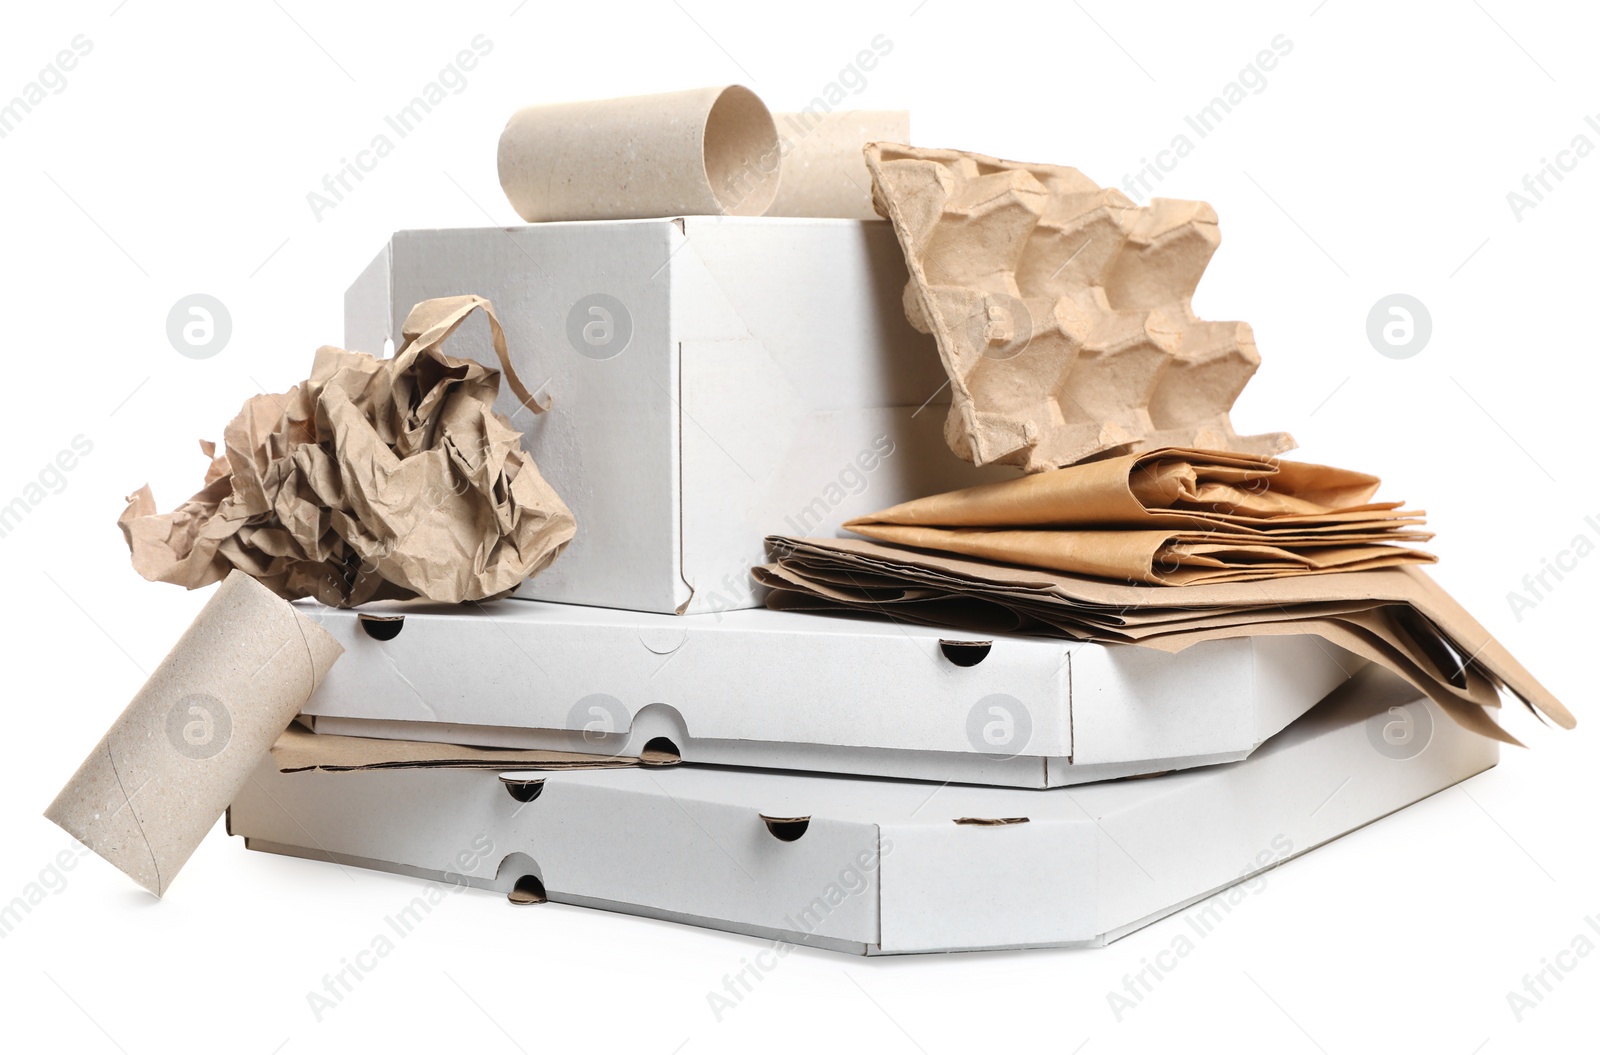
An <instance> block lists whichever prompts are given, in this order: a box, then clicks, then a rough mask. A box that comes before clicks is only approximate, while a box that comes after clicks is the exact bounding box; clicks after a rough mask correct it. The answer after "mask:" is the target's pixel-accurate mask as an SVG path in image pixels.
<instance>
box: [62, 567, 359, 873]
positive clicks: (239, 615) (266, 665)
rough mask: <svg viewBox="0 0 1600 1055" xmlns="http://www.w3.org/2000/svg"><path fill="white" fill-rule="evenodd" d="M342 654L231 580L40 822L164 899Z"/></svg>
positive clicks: (241, 580)
mask: <svg viewBox="0 0 1600 1055" xmlns="http://www.w3.org/2000/svg"><path fill="white" fill-rule="evenodd" d="M343 652H344V649H343V648H342V647H341V646H340V645H339V643H338V642H337V641H335V640H334V639H333V637H332V636H331V635H330V634H328V632H327V631H325V630H323V629H322V627H320V626H318V625H317V624H316V623H315V622H313V621H312V620H311V619H308V618H307V617H306V615H305V613H304V612H302V611H299V610H297V609H295V607H294V606H293V605H290V604H287V603H285V602H284V601H283V600H281V599H280V598H278V597H275V596H273V594H272V593H271V591H269V590H267V589H266V588H265V587H264V586H262V585H261V584H260V583H258V582H256V581H255V580H254V579H252V578H251V577H250V576H248V575H246V574H244V573H243V572H237V571H236V572H233V573H232V574H230V575H229V576H228V578H227V579H226V580H224V582H223V583H222V585H221V586H219V587H218V588H217V592H216V593H215V594H213V595H212V597H211V599H210V600H209V601H207V602H206V604H205V607H204V608H202V609H201V610H200V614H199V615H198V616H196V617H195V620H194V622H193V623H192V624H191V625H190V626H189V629H188V630H186V631H185V632H184V634H183V637H181V638H180V639H179V640H178V643H177V644H176V645H174V646H173V648H172V651H171V652H169V653H168V654H167V657H166V658H165V659H163V660H162V661H161V665H160V666H158V667H157V668H156V669H155V673H153V674H152V675H150V680H149V681H147V682H145V684H144V687H143V688H141V689H140V690H139V693H138V695H136V696H135V697H134V698H133V702H131V703H129V704H128V707H127V709H126V710H124V711H123V712H122V716H121V717H119V718H118V719H117V721H116V724H114V725H113V726H112V727H111V729H110V730H109V731H108V732H107V733H106V734H105V736H104V737H102V738H101V740H100V742H99V743H98V744H97V745H95V748H94V750H93V751H91V752H90V754H89V757H88V758H86V759H85V760H84V762H83V765H81V766H79V767H78V771H77V772H76V773H75V774H73V777H72V779H71V780H70V781H68V782H67V786H66V787H65V788H63V789H62V790H61V793H60V794H59V795H57V796H56V799H55V801H54V802H52V803H51V804H50V806H49V808H48V809H46V810H45V816H46V817H48V818H49V819H50V820H52V821H54V822H55V823H56V824H59V825H60V826H61V827H62V828H64V829H66V830H67V831H68V832H69V833H71V834H72V835H73V836H74V837H75V838H77V839H78V841H79V842H81V843H83V844H84V845H85V846H87V847H89V849H91V850H93V851H94V852H95V853H97V854H99V855H100V856H101V857H104V858H105V859H106V860H107V861H110V862H111V863H112V864H113V865H115V866H116V867H118V868H119V869H121V870H122V871H123V872H126V873H127V874H128V875H129V876H130V877H131V878H132V879H133V880H134V881H135V882H137V883H138V884H139V885H140V886H142V887H144V888H145V889H146V890H148V891H150V892H151V893H152V894H155V895H156V896H157V897H160V896H162V895H163V894H165V893H166V891H167V887H168V886H169V885H171V883H172V880H173V878H174V877H175V876H177V874H178V870H179V869H180V868H182V867H183V865H184V862H186V861H188V860H189V856H190V855H191V854H192V853H194V850H195V848H196V847H197V846H199V845H200V841H201V840H202V839H203V838H205V835H206V833H207V832H208V831H210V830H211V826H212V825H213V824H215V823H216V820H217V818H218V817H220V816H221V815H222V811H223V810H225V809H227V807H228V803H230V802H232V801H233V799H234V796H236V795H237V794H238V793H239V789H240V788H242V787H244V784H245V781H246V780H248V779H249V777H250V774H251V773H252V772H254V770H255V768H256V766H257V765H259V764H260V762H261V759H262V758H263V757H265V756H266V754H267V752H268V750H269V749H270V748H271V747H272V744H273V741H275V740H276V739H277V738H278V734H280V733H281V732H283V730H284V727H285V726H287V725H288V724H289V722H290V721H291V720H293V718H294V716H295V714H296V713H298V712H299V710H300V708H301V706H302V705H303V704H304V703H305V702H306V700H308V699H310V697H311V692H312V690H313V689H315V688H316V687H317V685H318V684H320V683H321V681H322V679H323V677H324V676H325V675H326V674H327V673H328V668H329V667H331V666H332V665H333V661H334V660H336V659H337V658H339V656H340V655H341V654H342V653H343Z"/></svg>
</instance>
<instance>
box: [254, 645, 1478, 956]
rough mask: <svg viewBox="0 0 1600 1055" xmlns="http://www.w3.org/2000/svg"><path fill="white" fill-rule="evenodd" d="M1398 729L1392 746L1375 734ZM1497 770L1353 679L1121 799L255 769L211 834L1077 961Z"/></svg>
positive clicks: (387, 864) (723, 922) (620, 904)
mask: <svg viewBox="0 0 1600 1055" xmlns="http://www.w3.org/2000/svg"><path fill="white" fill-rule="evenodd" d="M1397 723H1398V724H1401V725H1404V726H1405V727H1406V728H1407V729H1408V730H1410V731H1411V733H1412V735H1411V737H1410V739H1409V740H1408V741H1403V742H1401V743H1399V744H1397V743H1396V738H1394V737H1392V736H1390V735H1388V734H1389V731H1390V730H1391V729H1392V728H1393V727H1394V726H1395V725H1396V724H1397ZM1497 752H1498V745H1497V744H1496V743H1495V742H1494V741H1492V740H1489V739H1487V738H1485V737H1480V736H1476V735H1474V734H1472V733H1469V732H1467V731H1466V730H1464V729H1462V728H1461V727H1460V726H1459V725H1457V724H1456V723H1455V722H1453V721H1451V720H1450V719H1449V718H1447V717H1445V716H1444V715H1443V713H1441V712H1440V711H1439V710H1438V709H1437V708H1436V706H1435V705H1434V704H1432V703H1430V702H1427V701H1425V700H1421V699H1417V698H1416V694H1415V692H1414V690H1412V689H1410V688H1409V687H1408V686H1406V685H1405V684H1404V683H1402V682H1400V681H1398V680H1397V679H1395V678H1394V677H1393V676H1391V675H1389V674H1387V673H1386V672H1384V671H1382V670H1381V669H1379V668H1375V667H1371V668H1368V669H1367V670H1365V671H1364V672H1363V673H1362V674H1361V675H1359V676H1357V677H1356V678H1355V679H1352V680H1351V681H1350V682H1349V683H1348V684H1347V685H1345V686H1344V687H1343V688H1342V689H1340V690H1339V691H1338V692H1336V693H1335V694H1334V695H1333V696H1332V697H1330V698H1329V700H1328V701H1326V702H1325V703H1324V704H1322V705H1321V706H1319V707H1317V708H1315V709H1314V710H1313V711H1311V712H1310V713H1309V714H1307V715H1306V716H1305V717H1303V718H1301V719H1300V720H1299V721H1297V722H1295V723H1294V724H1292V725H1291V726H1289V728H1288V729H1287V730H1285V731H1284V732H1282V733H1280V734H1278V735H1277V736H1276V737H1274V738H1273V739H1272V740H1270V741H1269V742H1268V743H1267V744H1266V745H1265V746H1263V747H1262V748H1261V749H1260V750H1259V751H1257V752H1255V753H1254V754H1253V755H1251V756H1250V757H1249V758H1247V759H1245V760H1244V761H1241V762H1236V763H1233V764H1231V765H1222V766H1213V767H1209V768H1205V769H1196V770H1190V771H1187V772H1182V773H1170V774H1167V775H1164V776H1158V777H1151V778H1149V779H1144V780H1125V781H1113V782H1107V783H1100V784H1093V785H1088V786H1084V787H1076V788H1056V789H1050V790H1043V791H1032V790H1019V789H1008V788H974V787H962V786H955V785H951V786H939V785H935V784H924V783H913V782H898V781H882V780H864V779H860V778H850V777H825V776H812V775H802V774H790V773H763V772H755V771H740V770H734V769H719V768H715V767H694V766H687V765H686V766H678V767H675V768H672V769H669V770H661V771H647V770H610V771H597V770H590V771H576V772H561V773H505V774H500V775H499V776H498V777H497V776H496V775H495V774H494V773H492V772H489V773H485V772H470V771H455V770H411V771H404V772H396V771H384V772H368V773H294V774H283V773H279V772H277V770H276V769H275V768H274V767H273V766H272V765H271V764H270V763H268V764H265V765H263V766H262V768H261V769H260V770H259V771H258V772H257V773H256V775H255V780H254V781H252V782H251V783H250V784H249V785H248V786H247V787H246V789H245V790H244V792H243V793H242V794H241V795H240V796H239V798H238V799H237V800H236V801H235V802H234V804H233V807H232V810H231V813H230V821H229V831H230V833H232V834H235V835H241V836H243V837H244V838H245V842H246V845H247V846H248V847H250V848H252V849H257V850H268V851H272V852H276V853H284V854H291V855H295V856H301V857H311V858H322V859H332V860H336V861H339V862H341V863H344V864H351V865H360V866H365V867H372V868H379V869H384V870H387V871H393V872H400V873H404V874H407V875H415V876H425V877H429V878H432V879H450V880H452V881H454V882H458V883H465V884H470V885H472V886H477V887H483V888H486V889H490V890H498V891H502V892H505V893H508V894H510V895H512V896H513V898H514V899H515V900H521V901H532V900H540V899H543V898H548V899H549V900H551V901H556V902H563V903H568V904H575V905H586V906H590V907H595V908H605V909H611V910H615V911H621V912H629V913H634V914H637V915H642V916H650V917H654V918H658V919H666V920H675V921H678V922H682V923H691V924H696V925H700V926H706V927H713V928H717V929H722V930H730V931H736V932H739V933H744V934H754V935H759V936H762V937H765V938H770V939H773V940H774V941H775V942H778V943H780V944H779V945H778V946H776V948H775V953H774V954H776V955H782V954H784V953H786V952H787V951H788V948H789V945H790V944H795V945H810V946H817V947H821V948H827V949H836V950H843V951H847V952H854V953H866V954H877V953H909V952H938V951H957V950H976V949H1000V948H1020V947H1027V946H1055V945H1098V944H1104V943H1106V942H1109V941H1113V940H1115V939H1116V938H1118V937H1120V936H1122V935H1124V934H1127V933H1128V932H1130V931H1133V930H1136V929H1138V928H1139V927H1142V926H1145V925H1146V924H1149V923H1151V922H1153V921H1155V920H1158V919H1160V918H1162V917H1163V916H1166V915H1169V914H1171V913H1174V912H1177V911H1180V910H1182V909H1185V908H1187V907H1189V906H1191V905H1195V904H1196V902H1200V901H1205V902H1206V904H1204V905H1198V906H1196V907H1195V908H1194V909H1193V910H1192V911H1191V912H1189V913H1188V914H1187V918H1188V920H1189V926H1190V927H1191V928H1200V929H1199V933H1201V934H1204V933H1206V932H1207V931H1208V929H1209V928H1210V927H1214V926H1215V925H1216V922H1217V920H1219V919H1221V918H1222V917H1223V916H1225V915H1226V914H1227V912H1229V911H1231V909H1232V907H1233V906H1234V905H1236V904H1237V903H1238V901H1239V899H1240V898H1242V897H1243V896H1246V895H1248V894H1249V893H1250V892H1252V891H1253V890H1254V889H1258V887H1257V886H1255V885H1253V884H1250V883H1248V882H1247V881H1248V880H1249V879H1251V878H1252V877H1254V876H1256V875H1258V874H1259V873H1261V872H1263V871H1265V870H1267V869H1269V868H1272V867H1275V866H1277V865H1279V864H1282V863H1283V862H1284V861H1285V860H1287V859H1289V858H1291V857H1294V856H1297V855H1299V854H1302V853H1304V852H1305V851H1307V850H1310V849H1312V848H1313V847H1316V846H1320V845H1321V844H1323V843H1325V842H1327V841H1329V840H1331V839H1334V838H1337V837H1338V836H1340V835H1343V834H1345V833H1347V832H1349V831H1352V830H1354V829H1356V828H1359V827H1361V826H1362V825H1364V824H1367V823H1369V822H1371V821H1373V820H1376V819H1377V818H1379V817H1382V816H1384V815H1386V814H1388V813H1390V812H1392V811H1394V810H1397V809H1400V808H1401V807H1403V806H1406V805H1408V804H1410V803H1412V802H1415V801H1417V800H1418V799H1421V798H1424V797H1426V796H1428V795H1431V794H1433V793H1435V792H1437V791H1439V790H1441V789H1443V788H1447V787H1450V786H1451V785H1452V784H1455V783H1456V782H1458V781H1461V780H1464V779H1466V778H1467V777H1470V776H1472V775H1473V774H1475V773H1479V772H1482V771H1483V770H1485V769H1488V768H1489V767H1491V766H1493V765H1494V764H1495V762H1496V760H1497V757H1498V754H1497ZM485 845H487V846H488V847H489V850H487V851H485V850H484V849H483V848H484V846H485ZM468 849H472V850H474V851H476V852H473V853H467V854H463V851H464V850H468ZM463 862H468V864H463ZM1240 883H1244V884H1245V885H1243V886H1241V887H1237V888H1235V889H1233V890H1228V889H1227V888H1229V887H1233V886H1234V884H1240ZM1224 891H1227V892H1226V893H1223V892H1224ZM763 955H767V954H765V953H764V954H763Z"/></svg>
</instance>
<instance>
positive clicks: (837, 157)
mask: <svg viewBox="0 0 1600 1055" xmlns="http://www.w3.org/2000/svg"><path fill="white" fill-rule="evenodd" d="M772 120H773V122H774V123H775V124H776V125H777V126H778V143H779V146H780V148H781V149H782V151H783V169H782V172H783V175H782V178H781V179H780V180H779V182H778V195H777V197H775V198H774V199H773V200H772V204H771V205H770V206H768V207H767V215H768V216H834V217H840V218H843V219H846V220H877V219H881V218H882V217H880V216H879V215H878V213H877V211H876V210H874V209H873V208H872V173H870V172H868V171H867V162H866V158H865V157H863V156H862V153H861V148H862V147H864V146H866V145H867V144H868V143H872V142H880V141H881V142H888V143H909V142H910V141H911V114H910V113H908V112H907V111H905V110H835V111H834V112H832V113H816V112H814V111H801V112H799V113H778V114H773V115H772Z"/></svg>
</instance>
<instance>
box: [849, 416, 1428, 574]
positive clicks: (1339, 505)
mask: <svg viewBox="0 0 1600 1055" xmlns="http://www.w3.org/2000/svg"><path fill="white" fill-rule="evenodd" d="M1378 485H1379V480H1378V478H1377V477H1375V476H1369V475H1367V474H1365V473H1356V472H1351V471H1349V470H1346V469H1335V468H1332V467H1329V466H1324V465H1311V464H1308V463H1303V462H1280V461H1278V460H1276V459H1273V458H1262V457H1255V456H1251V455H1245V454H1233V453H1229V452H1225V451H1200V450H1185V449H1182V448H1165V449H1162V450H1157V451H1150V452H1148V453H1145V454H1133V455H1124V456H1122V457H1119V458H1109V459H1106V460H1103V461H1096V462H1087V463H1084V464H1081V465H1075V466H1069V467H1067V468H1062V469H1053V470H1048V471H1045V472H1041V473H1035V474H1033V475H1030V476H1023V477H1020V478H1017V479H1014V480H1004V481H1000V482H997V483H991V484H982V485H980V486H977V487H969V488H965V489H963V490H960V491H952V492H949V493H946V494H940V495H932V496H929V497H927V498H918V499H914V500H912V501H909V502H903V503H901V504H900V505H897V506H894V507H892V508H890V509H885V510H883V511H882V512H879V513H874V514H872V515H871V516H866V517H860V518H857V519H855V520H851V521H848V522H846V524H845V527H847V528H849V529H850V530H851V531H854V532H856V533H858V534H861V535H866V536H867V537H869V538H874V539H878V540H879V541H881V542H892V543H896V544H899V545H903V546H915V547H917V548H920V549H932V550H942V551H944V552H948V553H959V554H963V555H966V556H970V557H980V558H983V559H985V560H998V561H1006V562H1009V563H1013V564H1025V565H1028V566H1030V567H1036V568H1048V569H1052V570H1055V571H1063V572H1070V573H1074V574H1078V575H1093V576H1098V577H1101V578H1107V579H1117V580H1121V581H1125V582H1131V583H1148V584H1152V585H1165V586H1186V585H1193V584H1197V583H1213V582H1238V581H1246V580H1250V579H1265V578H1276V577H1278V576H1282V575H1305V574H1313V573H1327V572H1334V571H1360V570H1366V569H1370V568H1379V567H1386V566H1388V565H1391V564H1402V563H1427V562H1432V561H1433V560H1434V558H1433V557H1432V556H1431V555H1430V554H1427V553H1423V552H1421V551H1419V550H1414V549H1408V548H1405V547H1404V546H1402V545H1401V543H1408V542H1420V541H1426V540H1427V539H1429V538H1431V537H1432V536H1431V535H1430V534H1428V533H1427V532H1425V531H1421V530H1419V528H1420V527H1421V525H1422V523H1423V519H1422V517H1423V515H1422V513H1420V512H1417V511H1410V510H1401V509H1400V506H1401V503H1399V502H1374V501H1372V497H1373V495H1374V494H1375V493H1376V491H1377V489H1378Z"/></svg>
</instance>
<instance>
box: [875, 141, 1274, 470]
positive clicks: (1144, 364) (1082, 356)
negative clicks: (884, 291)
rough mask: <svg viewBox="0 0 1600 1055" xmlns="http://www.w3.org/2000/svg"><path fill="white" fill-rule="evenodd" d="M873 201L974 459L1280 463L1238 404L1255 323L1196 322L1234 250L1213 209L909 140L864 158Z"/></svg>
mask: <svg viewBox="0 0 1600 1055" xmlns="http://www.w3.org/2000/svg"><path fill="white" fill-rule="evenodd" d="M866 161H867V168H868V169H869V170H870V172H871V173H872V180H873V200H874V203H875V205H876V207H877V208H878V211H879V212H880V213H882V214H883V215H884V216H887V217H888V218H889V220H890V221H891V222H892V223H893V224H894V229H895V233H896V235H897V236H898V237H899V240H900V248H901V249H902V250H903V251H904V253H905V258H906V266H907V268H908V269H909V271H910V272H911V280H910V282H909V283H908V285H907V287H906V296H905V305H906V315H907V318H908V319H910V321H911V324H912V325H913V326H915V327H917V328H918V329H920V330H922V331H923V332H925V333H931V334H933V336H934V338H935V340H936V341H937V343H938V346H939V355H940V358H941V359H942V360H943V361H944V365H945V370H946V372H947V373H948V374H949V376H950V389H951V393H952V399H951V405H950V412H949V416H948V418H947V419H946V423H945V439H946V440H947V441H948V442H949V444H950V447H951V449H952V450H954V451H955V452H956V454H958V455H960V456H961V457H962V458H965V459H967V460H968V461H970V462H973V463H974V464H976V465H987V464H989V463H991V462H998V463H1001V464H1005V465H1016V466H1020V467H1021V468H1023V469H1024V470H1026V471H1028V472H1039V471H1042V470H1045V469H1053V468H1057V467H1059V466H1063V465H1072V464H1074V463H1076V462H1080V461H1083V460H1085V459H1087V458H1091V457H1094V456H1096V455H1100V454H1104V453H1106V452H1115V451H1140V450H1149V449H1152V448H1156V447H1166V446H1183V447H1205V448H1216V449H1223V450H1235V451H1247V452H1250V453H1253V454H1276V453H1278V452H1280V451H1284V450H1288V449H1289V448H1291V447H1293V446H1294V441H1293V440H1292V439H1291V438H1290V437H1289V436H1288V435H1287V434H1284V433H1270V434H1266V435H1261V436H1240V435H1238V434H1237V433H1235V432H1234V430H1233V426H1232V424H1231V422H1230V420H1229V417H1228V412H1229V410H1230V409H1231V408H1232V407H1233V403H1234V400H1235V399H1237V398H1238V396H1239V393H1240V392H1241V391H1242V390H1243V388H1244V386H1245V384H1246V383H1247V382H1248V381H1249V380H1250V376H1251V375H1252V374H1253V373H1255V370H1256V367H1257V366H1259V365H1260V362H1261V357H1260V355H1259V354H1258V353H1257V351H1256V345H1255V338H1254V336H1253V335H1252V334H1251V332H1250V327H1249V326H1247V325H1246V324H1244V323H1242V322H1207V321H1204V320H1201V319H1197V318H1196V317H1195V315H1194V311H1193V309H1192V307H1191V305H1190V301H1191V298H1192V297H1193V294H1194V289H1195V286H1196V284H1197V283H1198V282H1199V281H1200V276H1201V274H1202V273H1203V272H1204V271H1205V268H1206V265H1207V263H1209V262H1210V259H1211V254H1212V253H1213V252H1215V250H1216V248H1217V245H1218V244H1219V242H1220V236H1219V234H1218V231H1217V216H1216V213H1215V212H1214V211H1213V210H1212V208H1211V206H1209V205H1207V204H1205V203H1204V202H1186V201H1176V200H1170V199H1163V198H1157V199H1155V200H1153V201H1152V202H1151V203H1150V204H1149V205H1146V206H1135V205H1134V204H1133V202H1132V201H1130V200H1129V199H1128V198H1127V197H1126V196H1125V195H1124V194H1123V193H1122V192H1121V191H1118V190H1114V189H1104V188H1101V187H1099V186H1097V185H1096V184H1095V183H1094V181H1092V180H1090V179H1089V178H1087V177H1086V176H1084V175H1083V174H1082V173H1081V172H1079V171H1078V170H1077V169H1072V168H1065V167H1062V166H1058V165H1032V164H1023V163H1020V162H1015V161H1002V160H1000V159H998V158H992V157H987V156H985V155H981V154H972V153H967V152H963V151H956V150H927V149H920V148H913V147H908V146H903V145H898V144H893V143H874V144H870V145H869V146H868V147H867V148H866Z"/></svg>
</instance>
